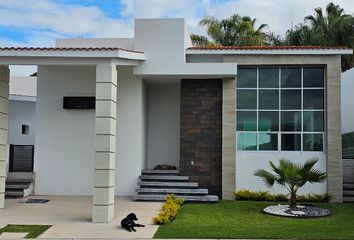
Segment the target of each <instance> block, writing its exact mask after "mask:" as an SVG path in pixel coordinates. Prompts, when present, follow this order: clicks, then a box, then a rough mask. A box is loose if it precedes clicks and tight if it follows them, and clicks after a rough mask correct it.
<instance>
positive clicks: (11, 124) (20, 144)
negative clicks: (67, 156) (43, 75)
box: [5, 76, 37, 197]
mask: <svg viewBox="0 0 354 240" xmlns="http://www.w3.org/2000/svg"><path fill="white" fill-rule="evenodd" d="M36 86H37V78H36V77H30V76H11V79H10V85H9V109H8V110H9V111H8V129H9V130H8V144H9V149H8V150H9V152H8V158H7V159H6V160H7V161H6V169H7V174H6V188H5V196H7V197H25V196H27V195H30V194H32V193H33V180H34V176H33V175H34V174H33V163H34V161H33V158H34V150H35V148H34V142H35V141H34V135H35V114H36V90H37V87H36ZM19 179H21V182H19V181H18V180H19Z"/></svg>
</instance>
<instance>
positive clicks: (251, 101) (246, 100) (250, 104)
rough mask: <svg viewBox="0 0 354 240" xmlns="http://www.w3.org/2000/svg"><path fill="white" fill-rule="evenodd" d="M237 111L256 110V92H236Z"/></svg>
mask: <svg viewBox="0 0 354 240" xmlns="http://www.w3.org/2000/svg"><path fill="white" fill-rule="evenodd" d="M237 109H257V90H237Z"/></svg>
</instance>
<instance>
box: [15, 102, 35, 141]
mask: <svg viewBox="0 0 354 240" xmlns="http://www.w3.org/2000/svg"><path fill="white" fill-rule="evenodd" d="M35 114H36V102H31V101H17V100H10V101H9V144H15V145H34V133H35V119H36V117H35ZM22 124H24V125H28V126H29V134H28V135H24V134H22Z"/></svg>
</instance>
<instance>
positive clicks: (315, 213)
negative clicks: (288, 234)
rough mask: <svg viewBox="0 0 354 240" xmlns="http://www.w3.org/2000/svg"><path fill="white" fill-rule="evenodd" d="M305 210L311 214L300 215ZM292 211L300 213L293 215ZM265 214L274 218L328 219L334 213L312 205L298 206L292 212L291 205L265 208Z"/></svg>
mask: <svg viewBox="0 0 354 240" xmlns="http://www.w3.org/2000/svg"><path fill="white" fill-rule="evenodd" d="M302 209H305V210H307V211H309V214H305V213H304V214H300V212H302V211H301V210H302ZM292 211H294V212H298V214H297V213H291V212H292ZM263 212H264V213H266V214H270V215H273V216H279V217H290V218H318V217H327V216H330V215H331V214H332V213H331V211H330V210H329V209H325V208H319V207H314V206H312V205H298V206H297V208H296V209H295V210H291V209H290V207H289V205H281V204H279V205H271V206H268V207H265V208H264V209H263Z"/></svg>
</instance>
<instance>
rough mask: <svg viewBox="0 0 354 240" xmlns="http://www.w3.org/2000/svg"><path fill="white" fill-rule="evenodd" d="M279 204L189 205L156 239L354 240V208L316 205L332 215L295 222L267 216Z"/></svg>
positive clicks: (336, 205) (224, 203) (164, 227)
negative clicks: (269, 206)
mask: <svg viewBox="0 0 354 240" xmlns="http://www.w3.org/2000/svg"><path fill="white" fill-rule="evenodd" d="M272 204H273V205H274V204H276V203H274V202H273V203H269V202H244V201H219V202H218V203H215V204H185V205H183V207H182V208H181V211H180V212H179V213H178V215H177V218H176V219H175V220H174V221H173V222H172V223H170V224H166V225H161V226H160V227H159V229H158V230H157V232H156V233H155V236H154V238H290V239H354V204H353V203H344V204H327V203H322V204H315V205H316V206H318V207H325V208H328V209H330V210H331V211H332V215H331V216H328V217H322V218H311V219H294V218H286V217H278V216H272V215H267V214H264V213H263V212H262V209H263V208H264V207H266V206H268V205H272Z"/></svg>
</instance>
